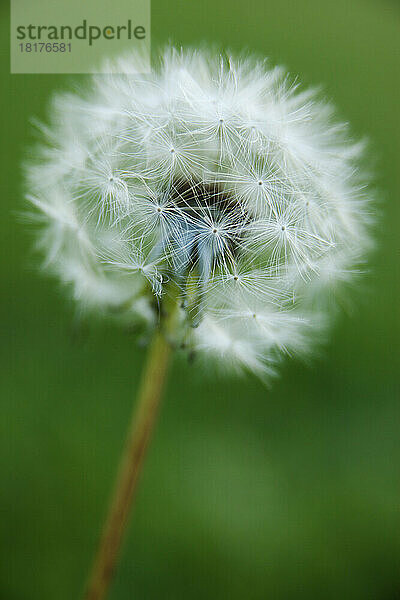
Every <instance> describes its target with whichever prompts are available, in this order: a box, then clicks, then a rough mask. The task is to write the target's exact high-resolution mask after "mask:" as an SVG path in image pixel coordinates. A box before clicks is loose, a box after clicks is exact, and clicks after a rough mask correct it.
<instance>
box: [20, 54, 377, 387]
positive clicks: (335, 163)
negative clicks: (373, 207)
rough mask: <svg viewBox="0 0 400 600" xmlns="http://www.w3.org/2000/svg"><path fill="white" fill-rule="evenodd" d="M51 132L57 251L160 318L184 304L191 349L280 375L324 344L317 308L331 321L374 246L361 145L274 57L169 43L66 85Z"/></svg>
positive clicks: (36, 185) (32, 185) (50, 244)
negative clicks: (132, 68)
mask: <svg viewBox="0 0 400 600" xmlns="http://www.w3.org/2000/svg"><path fill="white" fill-rule="evenodd" d="M126 60H135V56H132V57H131V58H130V59H126ZM121 65H122V68H121ZM123 65H124V62H123V60H122V61H120V62H119V65H118V71H119V73H121V71H122V73H123V68H124V67H123ZM128 71H129V69H128V68H127V72H128ZM42 131H43V134H44V135H45V137H46V138H47V146H43V147H42V149H41V150H40V151H39V152H40V156H39V158H40V160H38V162H37V163H35V164H34V165H31V166H29V167H28V185H29V198H30V201H31V202H32V204H33V205H34V207H35V209H36V210H37V211H38V212H39V213H40V214H41V221H43V224H44V225H43V230H42V235H41V238H40V239H41V247H42V249H43V250H44V252H45V254H46V264H48V265H50V266H51V268H52V269H53V271H54V272H56V273H57V274H58V276H59V277H60V278H61V280H63V281H65V282H66V283H68V284H69V285H72V286H73V287H74V288H75V292H74V293H75V297H76V298H77V299H78V300H79V301H80V302H81V303H82V304H84V305H85V306H87V307H90V306H93V307H95V308H96V309H99V308H103V309H104V310H109V309H110V308H111V309H112V311H113V314H114V316H115V315H116V314H117V311H118V307H119V306H124V313H123V319H124V322H126V320H127V319H129V318H131V319H132V320H134V321H137V320H138V319H139V320H143V321H144V323H143V324H144V326H145V327H147V328H148V330H149V331H150V330H151V329H152V328H154V326H155V324H156V323H157V322H159V314H158V311H159V310H160V306H161V307H162V305H163V303H164V304H165V305H170V304H171V302H172V303H173V304H174V306H175V308H174V310H175V311H176V319H175V326H174V327H173V328H172V329H170V330H169V331H168V336H169V339H170V341H171V342H172V343H173V344H175V345H176V347H178V346H182V345H183V347H184V348H185V349H186V351H187V352H188V353H192V352H194V351H195V352H196V353H197V354H200V355H201V354H203V355H204V356H207V355H208V356H213V357H215V358H217V359H219V360H220V362H221V363H222V364H229V365H235V366H236V367H237V368H239V369H240V367H241V366H242V367H243V368H245V369H248V368H252V369H253V370H256V371H257V373H259V374H260V375H263V373H264V374H267V375H268V374H269V373H271V372H272V371H274V370H275V364H276V361H277V358H278V357H279V355H280V354H281V353H282V352H286V350H285V348H287V347H289V346H290V348H291V353H293V354H296V341H297V342H298V349H299V351H301V352H304V351H305V348H306V347H307V346H309V347H310V348H312V346H313V341H314V340H315V339H316V337H315V336H316V333H317V331H318V327H317V326H315V327H312V328H310V327H309V320H310V317H309V313H310V307H311V306H313V307H314V308H313V310H314V322H315V323H322V322H323V323H326V321H327V317H328V316H329V314H330V313H331V311H332V307H333V305H334V296H333V294H334V293H336V292H337V291H340V287H341V285H342V284H344V283H348V282H349V281H351V279H352V278H353V274H356V273H358V272H359V264H360V263H361V262H362V260H363V259H364V256H365V253H366V252H367V250H368V249H369V247H370V245H371V237H370V233H369V230H370V224H371V216H370V211H369V208H368V205H369V196H368V191H367V188H366V183H367V178H366V177H365V176H364V174H363V172H362V170H361V169H360V166H359V162H360V159H361V157H362V152H363V146H362V145H361V144H359V143H352V142H350V141H349V140H348V139H347V138H348V134H347V128H346V127H345V126H342V125H340V124H337V123H334V120H333V118H332V108H331V107H330V106H328V105H326V104H324V103H323V102H321V101H320V100H319V99H317V97H316V96H315V94H314V93H313V92H307V91H305V92H301V91H299V90H298V86H297V85H296V86H294V85H290V83H288V78H287V76H286V74H285V73H284V71H283V70H282V69H280V68H270V67H269V66H268V64H267V63H265V62H260V61H256V60H252V59H244V60H243V59H239V60H235V59H234V58H227V59H222V58H219V57H213V56H212V55H211V54H207V53H203V52H196V51H193V52H183V51H177V50H174V49H168V50H166V51H165V53H164V55H163V57H162V60H161V64H160V65H159V67H158V68H156V69H154V71H153V72H152V73H151V74H150V75H143V76H140V75H124V74H114V75H110V76H104V77H101V76H99V77H95V78H94V79H93V86H92V89H89V90H88V92H87V93H86V94H85V95H83V96H82V97H77V96H74V95H71V94H65V95H62V94H60V95H58V96H57V99H56V101H55V102H54V103H53V113H52V124H51V125H50V126H49V127H42ZM66 265H67V266H66ZM74 265H75V268H74ZM85 277H87V281H88V284H87V285H86V286H85V285H84V284H83V280H84V278H85ZM96 282H97V283H96ZM97 284H98V289H97V290H96V285H97ZM106 285H107V286H108V288H107V290H108V291H107V293H105V292H104V290H105V289H106ZM101 290H103V292H102V291H101ZM111 290H112V293H111ZM172 296H173V300H172V299H171V298H172ZM102 299H104V301H103V300H102ZM155 299H156V300H157V301H156V302H155ZM326 299H328V301H325V300H326ZM128 300H129V302H128ZM127 302H128V304H127ZM144 305H145V306H146V309H145V310H143V306H144ZM252 306H254V310H252V309H251V307H252ZM249 307H250V308H249ZM256 307H257V308H256ZM248 310H250V311H251V312H250V313H249V312H248ZM315 311H317V312H315ZM326 311H328V312H327V314H326V315H325V318H323V317H324V312H326ZM249 314H250V315H253V316H251V319H250V317H249V316H248V315H249ZM266 314H268V315H269V316H268V320H267V319H266V317H265V316H263V315H266ZM222 315H224V317H223V318H222ZM249 319H250V320H249ZM274 320H275V323H276V324H277V326H275V327H274V326H273V321H274ZM250 323H251V326H250ZM267 324H268V326H267ZM289 338H291V340H292V342H291V343H290V344H288V339H289ZM183 341H184V342H183ZM228 357H229V358H228Z"/></svg>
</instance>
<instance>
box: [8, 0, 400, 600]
mask: <svg viewBox="0 0 400 600" xmlns="http://www.w3.org/2000/svg"><path fill="white" fill-rule="evenodd" d="M6 4H7V3H4V5H2V7H1V9H0V17H1V40H2V52H1V58H0V60H1V64H2V77H1V89H2V92H1V104H0V114H1V128H2V135H1V144H2V148H1V203H2V204H1V217H2V218H1V223H0V245H1V256H2V261H1V271H0V286H1V300H0V310H1V346H0V352H1V358H0V369H1V378H0V390H1V418H0V469H1V472H0V515H1V521H0V535H1V546H0V597H1V599H4V600H35V599H38V600H54V599H57V600H71V599H72V598H79V597H80V592H81V589H82V584H83V582H84V579H85V576H86V572H87V568H88V566H89V563H90V560H91V556H92V552H93V550H94V547H95V543H96V539H97V535H98V532H99V527H100V523H101V521H102V518H103V515H104V511H105V507H106V503H107V498H108V495H109V491H110V486H111V483H112V481H113V478H114V470H115V465H116V462H117V459H118V456H119V454H120V450H121V445H122V443H123V438H124V434H125V430H126V427H127V424H128V419H129V416H130V412H131V405H132V399H133V397H134V392H135V389H136V387H137V383H138V377H139V373H140V370H141V367H142V363H143V351H142V350H140V349H138V348H137V347H136V345H135V339H134V337H133V336H132V335H130V334H129V333H127V332H125V331H122V330H120V329H118V328H116V327H114V326H112V325H110V324H107V323H90V322H89V323H86V324H84V326H83V327H82V325H79V326H77V323H76V319H75V317H74V307H73V306H72V304H71V303H69V301H68V300H67V299H66V297H65V294H64V293H63V292H62V291H61V290H60V288H59V286H58V284H57V283H55V282H54V281H51V280H49V279H46V278H44V277H43V276H41V275H40V274H39V273H38V272H37V269H36V266H37V262H38V260H37V258H36V257H35V256H34V255H33V254H32V252H31V245H32V235H31V233H32V232H31V231H30V230H29V227H28V226H27V225H25V224H24V223H23V222H21V219H19V217H18V214H17V213H18V211H20V210H21V208H22V207H23V203H22V197H21V170H20V163H21V159H22V157H23V156H24V154H25V153H26V149H27V146H28V145H29V144H30V143H31V141H32V137H31V132H30V126H29V122H28V121H29V118H30V117H31V116H32V115H35V116H38V117H40V118H45V115H46V106H47V104H48V99H49V96H50V94H51V93H52V92H53V90H55V89H59V88H62V87H63V86H64V85H65V84H66V82H67V81H69V80H68V79H67V77H65V76H61V75H58V76H43V75H19V76H17V75H14V76H10V75H9V50H8V47H7V43H8V30H9V12H8V7H7V6H6ZM152 36H153V50H154V52H156V50H157V46H158V44H162V43H165V42H166V41H168V40H171V41H173V42H174V43H176V44H185V45H187V44H189V45H193V44H197V43H200V42H204V41H205V42H216V43H218V44H220V45H221V46H222V47H229V48H231V49H233V50H242V49H246V48H247V49H249V50H254V51H256V52H257V53H259V54H260V55H262V56H264V55H268V56H270V57H271V59H272V60H273V61H274V62H278V63H283V64H285V65H286V66H287V67H288V68H289V69H290V70H291V71H292V72H294V73H298V74H299V75H300V77H301V78H302V79H303V81H305V83H306V84H319V83H322V84H323V85H324V86H325V89H326V92H327V95H328V96H330V97H331V98H333V99H334V101H335V102H336V104H337V106H338V108H339V111H340V114H341V115H342V116H343V117H345V118H347V119H349V121H350V122H351V123H352V125H353V127H354V132H355V133H356V134H358V135H363V134H365V133H367V134H368V135H369V136H370V138H371V140H372V148H373V154H374V155H375V157H376V160H377V167H376V170H377V183H378V185H379V187H380V189H381V198H382V203H381V207H380V210H381V213H382V218H381V221H380V224H379V227H378V228H377V236H378V238H379V247H378V251H377V252H376V254H375V255H374V256H373V257H372V259H371V268H370V271H369V274H368V275H367V276H366V277H365V279H364V285H363V287H362V288H361V290H360V291H359V294H358V295H357V294H356V295H355V297H354V298H355V300H354V303H353V311H352V312H351V314H349V315H343V316H342V318H341V319H340V320H339V322H338V323H337V324H336V326H335V328H334V329H333V331H332V336H331V339H330V341H329V343H328V344H327V345H326V348H325V349H324V351H323V355H322V356H321V357H320V358H318V359H316V360H315V361H314V362H313V364H312V365H311V366H305V365H304V364H301V363H299V362H296V361H295V360H292V361H290V360H289V361H287V362H286V364H285V366H284V369H283V371H282V377H281V378H280V379H279V380H278V381H277V382H276V383H275V384H274V386H273V388H272V389H271V390H267V389H265V388H264V387H263V385H262V384H261V383H259V382H258V381H257V380H256V379H252V378H249V379H247V380H234V379H216V378H215V377H214V376H212V377H209V378H207V377H205V376H203V374H202V373H199V372H198V371H197V370H196V369H195V367H190V366H188V365H187V364H186V363H185V362H184V361H183V360H182V361H179V360H177V361H176V362H175V363H174V366H173V368H172V372H171V375H170V379H169V384H168V390H167V393H166V397H165V402H164V405H163V410H162V414H161V418H160V421H159V424H158V427H157V431H156V435H155V437H154V440H153V444H152V446H151V449H150V452H149V455H148V460H147V463H146V468H145V472H144V475H143V478H142V480H141V486H140V490H139V493H138V497H137V504H136V511H135V514H134V518H133V520H132V522H131V525H130V530H129V534H128V536H127V539H126V543H125V547H124V552H123V556H122V560H121V564H120V568H119V570H118V572H117V576H116V580H115V585H114V586H113V589H112V593H111V595H110V600H117V599H120V600H123V599H124V600H131V599H134V598H138V599H145V600H151V599H157V600H158V599H160V598H168V599H173V600H180V599H187V598H190V599H192V598H193V599H200V598H201V599H206V598H207V599H208V598H218V599H223V598H227V599H228V598H229V599H232V600H235V599H241V600H242V599H243V598H246V599H251V600H261V599H266V598H272V599H274V600H275V599H276V600H292V599H298V598H318V599H335V600H336V599H339V598H340V599H342V598H345V599H347V598H349V599H354V600H357V599H363V600H366V599H371V600H372V599H373V600H395V599H398V598H400V468H399V465H400V436H399V431H400V407H399V396H400V394H399V384H398V373H399V371H400V368H399V367H400V365H399V355H400V352H399V343H398V340H399V324H400V318H399V292H400V286H399V283H400V281H399V254H398V253H399V224H400V218H399V211H400V202H399V191H400V116H399V115H400V112H399V111H400V102H399V101H400V93H399V92H400V83H399V74H400V73H399V72H400V69H399V67H400V43H399V42H400V5H399V4H398V3H397V2H395V1H390V0H386V1H385V0H380V1H378V0H335V1H333V0H329V1H326V0H325V1H322V0H279V1H277V2H270V1H267V2H263V1H262V0H258V1H244V0H241V1H240V2H239V1H238V0H203V1H201V2H200V1H199V2H184V1H181V2H179V1H178V0H168V2H167V1H165V0H153V3H152Z"/></svg>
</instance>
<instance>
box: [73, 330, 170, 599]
mask: <svg viewBox="0 0 400 600" xmlns="http://www.w3.org/2000/svg"><path fill="white" fill-rule="evenodd" d="M169 357H170V346H169V344H168V342H167V340H166V339H165V336H164V335H163V333H162V332H161V331H160V330H158V331H157V333H156V334H155V336H154V339H153V342H152V345H151V347H150V349H149V353H148V357H147V362H146V365H145V368H144V372H143V376H142V381H141V385H140V389H139V395H138V400H137V405H136V407H135V411H134V414H133V417H132V421H131V425H130V427H129V431H128V436H127V440H126V444H125V449H124V451H123V454H122V457H121V462H120V466H119V473H118V476H117V480H116V484H115V488H114V494H113V496H112V499H111V504H110V507H109V511H108V515H107V518H106V521H105V524H104V528H103V532H102V535H101V539H100V543H99V547H98V550H97V554H96V556H95V559H94V562H93V566H92V571H91V574H90V577H89V582H88V586H87V589H86V593H85V597H84V598H85V600H103V599H104V598H105V597H106V594H107V591H108V589H109V586H110V584H111V580H112V577H113V574H114V571H115V566H116V562H117V558H118V552H119V549H120V546H121V542H122V538H123V534H124V530H125V529H126V526H127V522H128V517H129V512H130V509H131V505H132V501H133V498H134V495H135V491H136V487H137V482H138V479H139V475H140V471H141V469H142V465H143V460H144V456H145V453H146V448H147V445H148V443H149V440H150V436H151V432H152V430H153V427H154V423H155V420H156V417H157V412H158V407H159V404H160V399H161V394H162V391H163V387H164V382H165V377H166V373H167V368H168V362H169Z"/></svg>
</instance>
